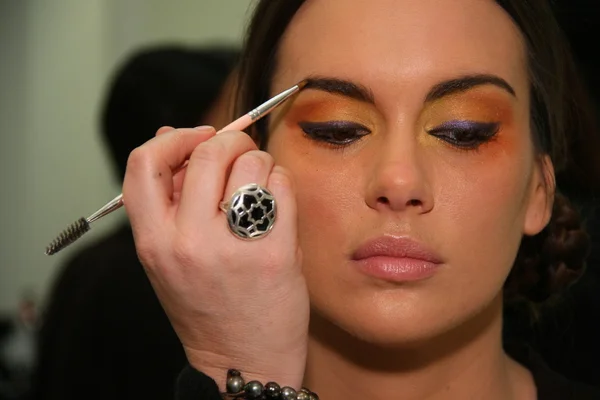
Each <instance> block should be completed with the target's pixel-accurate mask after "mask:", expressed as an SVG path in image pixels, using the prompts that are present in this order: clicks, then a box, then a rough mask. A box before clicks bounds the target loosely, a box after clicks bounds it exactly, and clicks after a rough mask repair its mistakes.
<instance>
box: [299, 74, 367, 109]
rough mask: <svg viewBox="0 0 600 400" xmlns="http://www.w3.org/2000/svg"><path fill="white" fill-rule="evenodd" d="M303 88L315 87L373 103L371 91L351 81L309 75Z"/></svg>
mask: <svg viewBox="0 0 600 400" xmlns="http://www.w3.org/2000/svg"><path fill="white" fill-rule="evenodd" d="M304 89H317V90H322V91H324V92H328V93H334V94H339V95H342V96H345V97H350V98H351V99H355V100H359V101H363V102H365V103H369V104H375V96H373V92H372V91H371V90H369V89H368V88H366V87H365V86H363V85H360V84H358V83H354V82H351V81H347V80H343V79H338V78H327V77H309V78H306V85H305V86H304Z"/></svg>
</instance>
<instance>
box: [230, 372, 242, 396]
mask: <svg viewBox="0 0 600 400" xmlns="http://www.w3.org/2000/svg"><path fill="white" fill-rule="evenodd" d="M226 388H227V393H231V394H236V393H239V392H241V391H242V389H243V388H244V379H243V378H242V377H241V376H239V375H234V376H230V377H229V378H227V383H226Z"/></svg>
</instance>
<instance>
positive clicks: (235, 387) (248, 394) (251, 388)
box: [221, 369, 319, 400]
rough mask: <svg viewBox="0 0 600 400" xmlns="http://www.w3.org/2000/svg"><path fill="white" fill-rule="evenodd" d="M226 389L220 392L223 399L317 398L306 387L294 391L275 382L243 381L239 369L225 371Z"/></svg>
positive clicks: (316, 399) (273, 399)
mask: <svg viewBox="0 0 600 400" xmlns="http://www.w3.org/2000/svg"><path fill="white" fill-rule="evenodd" d="M226 389H227V392H224V393H221V395H222V396H223V398H224V399H243V400H246V399H248V400H319V396H317V394H316V393H313V392H311V391H310V390H308V389H307V388H302V389H300V390H299V391H296V390H294V389H292V388H291V387H289V386H284V387H280V386H279V385H278V384H277V383H275V382H268V383H267V384H265V385H263V384H262V383H260V382H259V381H250V382H248V383H245V382H244V378H242V375H241V373H240V371H238V370H235V369H230V370H229V371H227V383H226Z"/></svg>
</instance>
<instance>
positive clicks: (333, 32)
mask: <svg viewBox="0 0 600 400" xmlns="http://www.w3.org/2000/svg"><path fill="white" fill-rule="evenodd" d="M526 71H527V66H526V57H525V50H524V44H523V43H522V40H521V37H520V33H519V31H518V29H517V27H516V26H515V25H514V24H513V23H512V20H511V19H510V17H509V16H508V15H507V14H506V13H505V12H504V11H503V9H502V8H501V7H500V6H498V5H497V4H496V3H495V2H493V1H491V0H454V1H437V0H420V1H409V0H369V1H366V0H344V1H343V2H342V1H325V0H309V1H307V3H306V4H305V5H304V6H303V7H302V8H301V9H300V10H299V12H298V13H297V14H296V16H295V17H294V19H293V20H292V22H291V24H290V25H289V27H288V29H287V31H286V34H285V36H284V38H283V41H282V44H281V47H280V53H279V63H278V68H277V71H276V74H275V77H274V81H273V93H275V92H278V91H280V90H283V89H285V88H287V87H289V86H292V85H293V84H295V83H296V82H299V81H301V80H303V79H305V78H307V77H313V78H315V80H314V81H312V82H311V85H310V86H311V87H309V88H307V89H305V90H304V91H302V92H301V93H300V94H299V95H298V96H297V97H296V98H295V99H294V100H293V101H292V102H291V103H289V104H288V105H287V107H285V108H284V109H282V110H280V112H279V113H278V114H275V115H274V116H273V118H272V120H271V128H270V129H271V131H270V139H269V144H268V151H269V152H270V153H271V154H272V155H273V156H274V157H275V160H276V162H277V163H278V164H280V165H282V166H284V167H287V168H288V169H289V170H290V171H291V172H292V174H293V175H294V177H295V182H296V185H297V186H296V189H297V199H298V209H299V227H300V228H299V229H300V231H299V235H300V242H301V246H302V250H303V257H304V258H303V259H304V272H305V275H306V278H307V281H308V286H309V290H310V295H311V301H312V306H313V310H314V311H316V312H318V313H319V314H321V315H322V316H324V317H325V318H326V319H327V320H329V321H331V322H333V323H334V324H336V325H338V326H340V327H341V328H342V329H344V330H346V331H348V332H350V333H352V334H353V335H355V336H358V337H360V338H362V339H364V340H367V341H371V342H377V343H380V344H386V345H392V344H402V343H410V342H416V341H422V340H426V339H429V338H432V337H435V336H437V335H440V334H443V333H444V332H447V331H449V330H450V329H453V328H455V327H457V326H461V325H462V324H464V323H465V322H466V321H468V320H470V319H472V318H474V317H475V316H476V315H478V314H481V313H482V312H483V311H484V310H486V309H490V307H493V306H492V305H494V304H495V305H498V304H499V301H500V295H501V292H502V287H503V283H504V281H505V279H506V277H507V275H508V273H509V271H510V269H511V266H512V264H513V261H514V258H515V255H516V252H517V250H518V247H519V243H520V240H521V237H522V235H523V234H536V233H538V232H539V231H540V230H541V229H542V228H543V227H544V226H545V224H546V223H547V220H548V218H549V209H550V207H549V205H548V204H547V201H546V200H547V192H546V189H545V185H544V180H543V172H542V171H541V168H540V163H539V162H538V160H537V158H536V157H535V152H534V148H533V144H532V137H531V132H530V125H529V93H528V76H527V72H526ZM369 243H370V245H369Z"/></svg>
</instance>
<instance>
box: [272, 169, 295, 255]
mask: <svg viewBox="0 0 600 400" xmlns="http://www.w3.org/2000/svg"><path fill="white" fill-rule="evenodd" d="M267 188H268V189H269V191H270V192H271V193H272V194H273V197H274V198H275V205H276V210H277V214H276V218H275V225H274V226H273V230H272V231H271V233H270V234H269V235H268V236H266V237H265V239H268V240H270V241H277V242H278V243H281V244H282V245H285V246H290V245H295V243H296V242H297V235H298V233H297V232H298V212H297V206H296V194H295V187H294V180H293V177H292V175H291V173H290V172H289V171H288V170H286V169H285V168H283V167H281V166H279V165H276V166H274V167H273V169H272V171H271V175H270V176H269V180H268V183H267ZM277 246H279V245H277ZM277 248H279V247H277Z"/></svg>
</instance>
